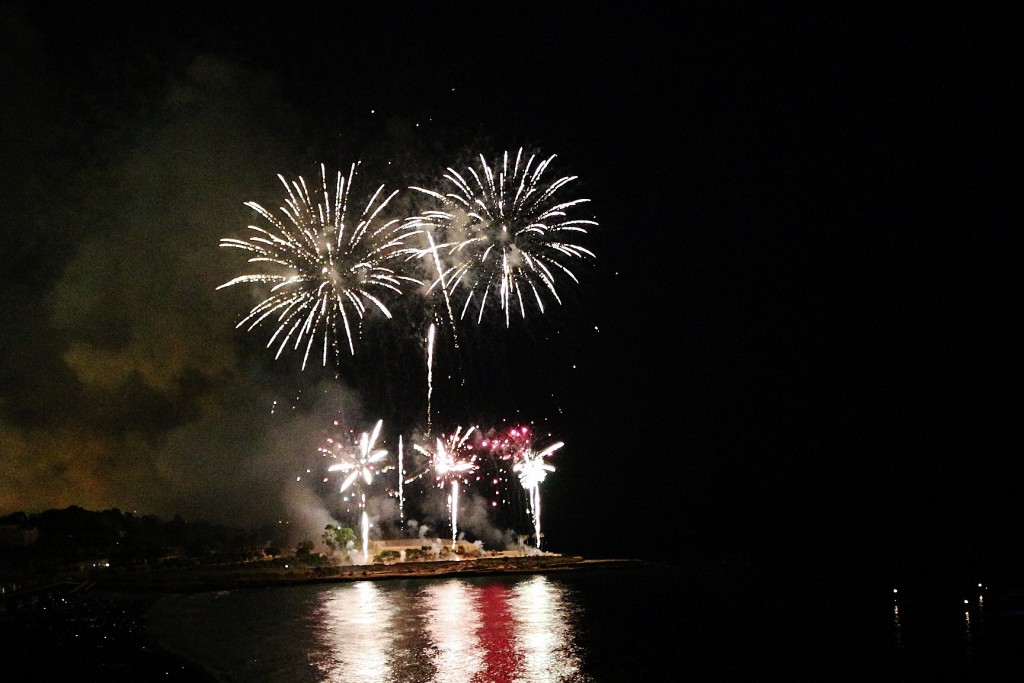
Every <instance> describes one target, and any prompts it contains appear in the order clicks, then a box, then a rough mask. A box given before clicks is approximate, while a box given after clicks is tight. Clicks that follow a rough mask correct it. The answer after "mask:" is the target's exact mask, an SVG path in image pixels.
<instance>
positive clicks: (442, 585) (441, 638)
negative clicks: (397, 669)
mask: <svg viewBox="0 0 1024 683" xmlns="http://www.w3.org/2000/svg"><path fill="white" fill-rule="evenodd" d="M476 590H478V589H477V588H476V586H474V585H472V584H469V583H467V582H465V581H459V580H458V579H451V580H447V581H441V582H438V583H432V584H428V585H427V586H424V587H423V589H422V590H421V591H420V593H419V595H418V596H417V602H418V603H419V605H420V606H419V611H420V613H421V614H423V615H424V618H425V620H426V623H425V628H426V631H427V635H428V636H429V638H430V643H431V645H430V647H429V648H428V649H427V654H428V656H429V657H430V661H431V662H432V663H433V665H434V667H435V669H436V671H437V675H436V677H435V678H434V680H436V681H459V680H462V681H471V680H474V677H475V676H476V675H477V673H478V672H479V671H480V670H481V669H482V668H483V665H484V657H483V653H482V652H481V648H480V645H479V642H478V639H477V630H478V629H479V628H480V625H481V623H482V622H483V616H482V615H481V614H480V611H479V610H478V608H477V605H476V602H475V600H474V596H473V593H474V592H475V591H476Z"/></svg>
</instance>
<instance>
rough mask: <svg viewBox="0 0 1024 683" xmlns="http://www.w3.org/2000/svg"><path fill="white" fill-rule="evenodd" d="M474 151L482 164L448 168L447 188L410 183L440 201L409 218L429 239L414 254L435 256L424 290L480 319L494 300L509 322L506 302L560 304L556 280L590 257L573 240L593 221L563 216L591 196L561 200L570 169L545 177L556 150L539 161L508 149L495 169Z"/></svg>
mask: <svg viewBox="0 0 1024 683" xmlns="http://www.w3.org/2000/svg"><path fill="white" fill-rule="evenodd" d="M479 158H480V169H479V170H477V169H476V168H473V167H472V166H470V167H469V168H468V169H467V172H468V174H467V175H463V174H461V173H459V172H458V171H456V170H454V169H452V168H448V172H447V173H446V174H444V179H445V180H446V181H447V183H448V185H449V186H450V188H449V191H447V192H438V191H435V190H430V189H426V188H422V187H415V186H414V187H412V188H410V189H412V190H415V191H418V192H421V193H423V194H425V195H427V196H429V197H431V198H432V199H433V200H434V201H435V202H436V204H437V205H438V208H435V209H432V210H428V211H426V212H424V213H422V214H421V215H419V216H416V217H414V218H411V219H409V221H408V223H407V224H408V225H409V226H410V227H413V228H415V229H417V230H419V231H420V232H421V233H423V234H424V235H425V236H426V241H427V242H428V244H429V246H426V247H420V249H419V255H420V256H421V258H424V259H426V258H429V259H430V261H431V262H432V263H433V265H434V268H435V271H436V273H437V277H436V279H435V280H434V281H433V283H432V284H431V285H430V289H431V290H432V291H437V290H440V291H441V293H442V295H443V296H444V300H445V305H446V306H447V308H448V310H449V313H450V316H451V317H452V318H453V315H452V314H451V311H452V308H451V306H452V300H456V303H457V304H458V308H459V318H460V319H461V318H465V317H466V316H467V314H468V313H469V312H470V311H473V310H475V312H476V321H477V322H478V323H479V322H480V321H481V320H482V319H483V316H484V312H485V311H486V310H488V308H489V307H490V306H497V307H499V308H501V309H502V310H503V311H504V314H505V325H506V326H508V325H509V322H510V314H511V311H512V309H516V310H518V312H519V314H520V315H521V316H522V317H523V318H526V316H527V309H528V308H534V307H535V308H536V309H537V310H538V311H540V312H541V313H543V312H544V308H545V299H548V298H550V299H554V300H555V301H556V302H558V303H561V297H560V296H559V293H558V289H557V286H556V285H558V284H559V283H560V281H561V280H563V279H569V280H571V281H573V282H578V279H577V277H576V275H575V274H574V273H573V271H572V270H571V269H570V265H571V264H572V263H573V262H575V261H579V260H589V259H593V258H594V253H593V252H592V251H590V250H589V249H587V248H585V247H583V246H581V245H580V244H578V243H577V240H579V239H580V238H581V237H584V236H585V235H586V234H587V232H588V228H590V227H593V226H596V225H597V223H596V222H595V221H593V220H588V219H581V218H571V217H569V215H568V213H569V212H570V211H571V210H575V209H577V208H578V207H579V206H580V205H582V204H585V203H587V202H589V201H590V200H588V199H574V200H567V201H563V200H562V199H561V193H562V191H563V190H564V188H565V187H566V186H568V185H569V184H570V183H572V182H573V181H575V180H576V179H577V178H576V176H566V177H561V178H558V179H557V180H555V181H553V182H551V183H547V182H546V180H545V179H544V175H545V172H546V171H547V170H548V166H549V165H550V163H551V162H552V161H553V160H554V159H555V156H554V155H552V156H550V157H548V158H546V159H543V160H538V159H537V156H536V155H530V156H529V157H526V156H525V155H524V152H523V149H522V148H520V149H519V151H518V152H517V153H516V154H515V157H514V158H510V155H509V153H508V152H507V151H506V152H505V153H504V154H503V156H502V158H501V161H500V164H499V165H496V166H495V167H493V168H492V167H491V166H489V165H488V164H487V161H486V159H485V158H484V156H483V155H480V157H479ZM459 302H461V303H459ZM451 322H452V323H453V324H454V322H455V321H454V319H452V321H451Z"/></svg>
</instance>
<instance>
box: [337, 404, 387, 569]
mask: <svg viewBox="0 0 1024 683" xmlns="http://www.w3.org/2000/svg"><path fill="white" fill-rule="evenodd" d="M383 424H384V421H383V420H378V421H377V424H376V425H375V426H374V428H373V431H372V432H370V433H367V432H363V433H362V434H360V436H359V440H358V442H357V443H356V448H355V449H354V450H353V449H352V448H351V446H350V445H349V444H347V443H341V442H339V441H337V440H335V439H333V438H330V439H328V440H327V445H326V446H323V447H321V448H320V452H321V453H322V454H323V455H326V456H328V457H330V458H333V459H338V460H341V462H338V463H335V464H333V465H331V466H329V467H328V468H327V471H328V472H337V471H340V472H342V473H343V474H344V475H345V478H344V479H343V480H342V482H341V489H340V491H341V492H342V493H344V492H345V490H346V489H348V488H349V487H350V486H352V484H353V483H355V482H356V481H357V480H358V479H360V478H361V479H362V480H363V484H364V485H366V486H369V485H370V484H372V483H373V478H374V476H375V475H376V474H377V473H378V471H379V470H380V463H381V462H382V461H383V460H384V458H386V457H387V455H388V452H387V450H386V449H383V448H379V449H378V448H377V447H376V446H377V438H378V437H379V436H380V430H381V427H382V426H383ZM360 489H362V486H360ZM359 513H360V514H359V517H360V527H361V531H362V542H363V561H366V560H367V557H368V552H369V546H370V538H369V534H370V518H369V515H367V513H366V491H365V490H360V491H359Z"/></svg>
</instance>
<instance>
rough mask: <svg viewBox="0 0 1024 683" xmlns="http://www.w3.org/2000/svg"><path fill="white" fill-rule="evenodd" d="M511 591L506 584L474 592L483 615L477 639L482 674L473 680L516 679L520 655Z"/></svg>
mask: <svg viewBox="0 0 1024 683" xmlns="http://www.w3.org/2000/svg"><path fill="white" fill-rule="evenodd" d="M512 597H513V593H512V589H511V588H509V587H508V586H507V585H505V584H491V585H488V586H483V587H481V588H480V590H479V591H478V593H477V597H476V602H477V609H478V610H479V611H480V613H481V614H482V615H483V618H482V620H481V624H480V627H479V628H478V629H477V632H476V633H477V638H479V640H480V646H481V647H482V648H483V651H484V671H481V672H479V673H478V675H477V676H476V677H475V678H473V679H472V680H473V681H494V683H505V682H506V681H513V680H517V679H518V678H519V675H520V673H521V671H522V666H523V653H522V652H520V651H519V650H518V649H517V647H516V641H517V634H516V631H517V625H516V620H515V614H514V613H513V609H512V606H511V604H510V603H511V600H512Z"/></svg>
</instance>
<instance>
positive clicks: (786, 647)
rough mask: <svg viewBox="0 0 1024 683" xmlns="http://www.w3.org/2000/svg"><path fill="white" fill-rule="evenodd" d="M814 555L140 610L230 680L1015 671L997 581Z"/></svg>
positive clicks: (167, 639) (1008, 613)
mask: <svg viewBox="0 0 1024 683" xmlns="http://www.w3.org/2000/svg"><path fill="white" fill-rule="evenodd" d="M817 570H818V571H814V572H806V571H804V572H801V568H800V566H799V563H786V562H780V563H773V562H762V561H758V562H744V561H743V560H742V559H740V560H730V561H727V562H718V563H711V564H707V565H703V566H701V567H699V568H695V567H681V566H672V565H668V566H666V565H649V566H639V567H631V568H627V569H612V570H606V569H597V570H581V571H571V572H556V573H547V574H527V575H504V576H493V577H492V576H489V577H460V578H432V579H404V578H403V579H387V580H375V581H366V580H356V581H351V582H342V583H323V584H313V585H298V586H279V587H268V588H257V589H241V590H232V591H220V592H207V593H198V594H189V595H175V596H169V597H167V598H164V599H162V600H161V601H159V602H158V603H157V605H156V606H155V607H154V608H153V610H152V612H151V614H150V623H151V627H152V629H153V631H154V633H155V634H156V635H157V637H158V638H159V639H160V641H161V643H162V644H163V645H164V646H165V647H167V648H168V649H171V650H173V651H175V652H177V653H178V654H181V655H183V656H185V657H187V658H189V659H192V660H193V661H196V662H198V663H201V664H202V665H203V666H204V667H205V668H206V669H208V670H209V671H210V672H211V673H213V674H214V675H215V676H216V677H218V678H219V679H220V680H222V681H225V682H242V681H245V682H246V683H252V682H253V681H260V682H267V683H274V682H278V681H280V682H282V683H284V682H286V681H287V682H288V683H302V682H306V681H308V682H314V681H316V682H320V681H337V682H347V681H353V682H354V681H359V682H366V681H380V682H382V683H385V682H386V683H406V682H408V683H426V682H437V683H469V682H474V681H481V682H483V681H487V682H493V683H503V682H508V683H511V682H513V681H515V682H522V683H532V682H537V683H540V682H545V683H546V682H595V683H613V682H616V681H664V680H689V681H694V680H698V681H719V680H721V681H729V680H759V679H762V678H769V677H770V678H772V679H779V678H781V679H783V680H788V681H794V680H808V681H810V680H865V681H915V680H930V679H931V678H932V677H934V676H941V678H942V679H943V680H1020V677H1021V676H1024V668H1022V664H1024V628H1022V626H1024V612H1016V611H1015V610H1013V609H1009V608H1004V607H992V606H991V605H989V606H986V604H985V597H986V591H990V590H991V588H989V587H986V586H984V585H983V584H979V585H966V586H955V587H954V586H952V585H949V586H945V585H944V586H942V587H940V588H936V587H935V586H929V585H928V583H927V582H920V583H919V584H915V583H914V582H913V581H909V582H906V583H905V585H903V586H902V587H901V586H893V585H892V581H891V579H890V578H889V577H882V576H881V575H873V574H870V573H864V572H862V571H860V570H854V569H853V568H849V567H847V568H844V567H839V566H837V567H829V568H827V569H825V570H824V571H821V570H822V568H821V567H818V568H817ZM901 588H902V591H901ZM961 589H962V590H961ZM990 603H991V600H990Z"/></svg>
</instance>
